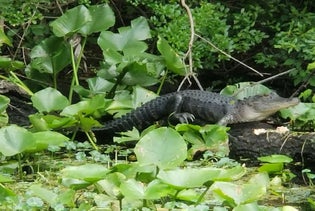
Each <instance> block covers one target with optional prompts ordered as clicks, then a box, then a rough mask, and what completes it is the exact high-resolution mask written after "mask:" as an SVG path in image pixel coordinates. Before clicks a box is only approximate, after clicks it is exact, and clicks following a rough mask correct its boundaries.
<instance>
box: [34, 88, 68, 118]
mask: <svg viewBox="0 0 315 211" xmlns="http://www.w3.org/2000/svg"><path fill="white" fill-rule="evenodd" d="M31 100H32V102H33V106H34V107H35V108H36V109H37V110H38V111H39V112H51V111H58V110H62V109H64V108H65V107H66V106H67V105H69V101H68V99H67V98H66V97H65V96H63V95H62V94H61V93H60V92H59V91H58V90H56V89H53V88H51V87H48V88H46V89H43V90H40V91H38V92H36V93H35V94H34V95H33V96H32V98H31Z"/></svg>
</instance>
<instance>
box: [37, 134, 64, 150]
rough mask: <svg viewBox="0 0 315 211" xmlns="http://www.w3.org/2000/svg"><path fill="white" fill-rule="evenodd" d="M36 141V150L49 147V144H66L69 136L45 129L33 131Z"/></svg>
mask: <svg viewBox="0 0 315 211" xmlns="http://www.w3.org/2000/svg"><path fill="white" fill-rule="evenodd" d="M33 137H34V139H35V141H36V149H35V151H40V150H43V149H47V148H48V146H64V145H65V142H66V141H68V140H69V138H68V137H66V136H64V135H62V134H61V133H57V132H54V131H43V132H37V133H33Z"/></svg>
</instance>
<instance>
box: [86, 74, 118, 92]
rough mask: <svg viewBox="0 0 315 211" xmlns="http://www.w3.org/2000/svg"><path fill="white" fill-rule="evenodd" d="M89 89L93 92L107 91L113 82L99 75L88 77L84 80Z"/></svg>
mask: <svg viewBox="0 0 315 211" xmlns="http://www.w3.org/2000/svg"><path fill="white" fill-rule="evenodd" d="M86 81H87V83H88V85H89V88H90V90H91V91H92V92H93V93H94V94H98V93H104V92H108V91H110V90H111V89H112V87H113V86H114V83H112V82H109V81H107V80H105V79H103V78H101V77H95V78H89V79H87V80H86Z"/></svg>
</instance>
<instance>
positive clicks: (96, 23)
mask: <svg viewBox="0 0 315 211" xmlns="http://www.w3.org/2000/svg"><path fill="white" fill-rule="evenodd" d="M88 10H89V15H90V17H91V21H88V22H87V23H86V24H85V25H84V26H82V27H81V28H80V30H79V31H78V33H81V34H83V35H85V36H86V35H89V34H92V33H94V32H99V31H104V30H106V29H108V28H109V27H111V26H113V25H114V24H115V15H114V13H113V11H112V9H111V8H110V7H109V6H108V5H107V4H102V5H93V6H90V7H89V8H88Z"/></svg>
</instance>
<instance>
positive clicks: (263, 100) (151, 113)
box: [92, 90, 300, 135]
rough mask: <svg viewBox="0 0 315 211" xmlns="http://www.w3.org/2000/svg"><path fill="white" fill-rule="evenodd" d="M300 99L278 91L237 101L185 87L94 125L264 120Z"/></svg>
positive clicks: (102, 130) (111, 129) (105, 129)
mask: <svg viewBox="0 0 315 211" xmlns="http://www.w3.org/2000/svg"><path fill="white" fill-rule="evenodd" d="M299 102H300V101H299V99H298V98H283V97H280V96H279V95H277V94H276V93H275V92H270V93H269V94H264V95H256V96H252V97H248V98H245V99H243V100H237V99H235V98H234V97H230V96H224V95H221V94H218V93H213V92H208V91H201V90H183V91H178V92H172V93H169V94H166V95H162V96H159V97H157V98H155V99H153V100H151V101H149V102H147V103H145V104H143V105H142V106H140V107H138V108H136V109H135V110H133V111H131V112H130V113H127V114H126V115H124V116H122V117H120V118H117V119H114V120H111V121H109V122H107V123H105V124H104V125H103V126H102V127H98V128H96V127H95V128H93V129H92V130H93V132H94V133H97V135H102V134H114V133H117V132H123V131H128V130H131V129H132V128H133V127H135V128H137V129H138V130H143V129H145V128H146V127H148V126H150V125H152V124H154V123H155V122H157V121H159V120H162V119H167V120H168V121H170V122H177V123H194V122H204V123H216V124H219V125H223V126H226V125H230V124H234V123H242V122H252V121H260V120H263V119H265V118H267V117H269V116H270V115H272V114H274V113H276V112H277V111H279V110H280V109H284V108H288V107H291V106H294V105H297V104H298V103H299Z"/></svg>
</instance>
